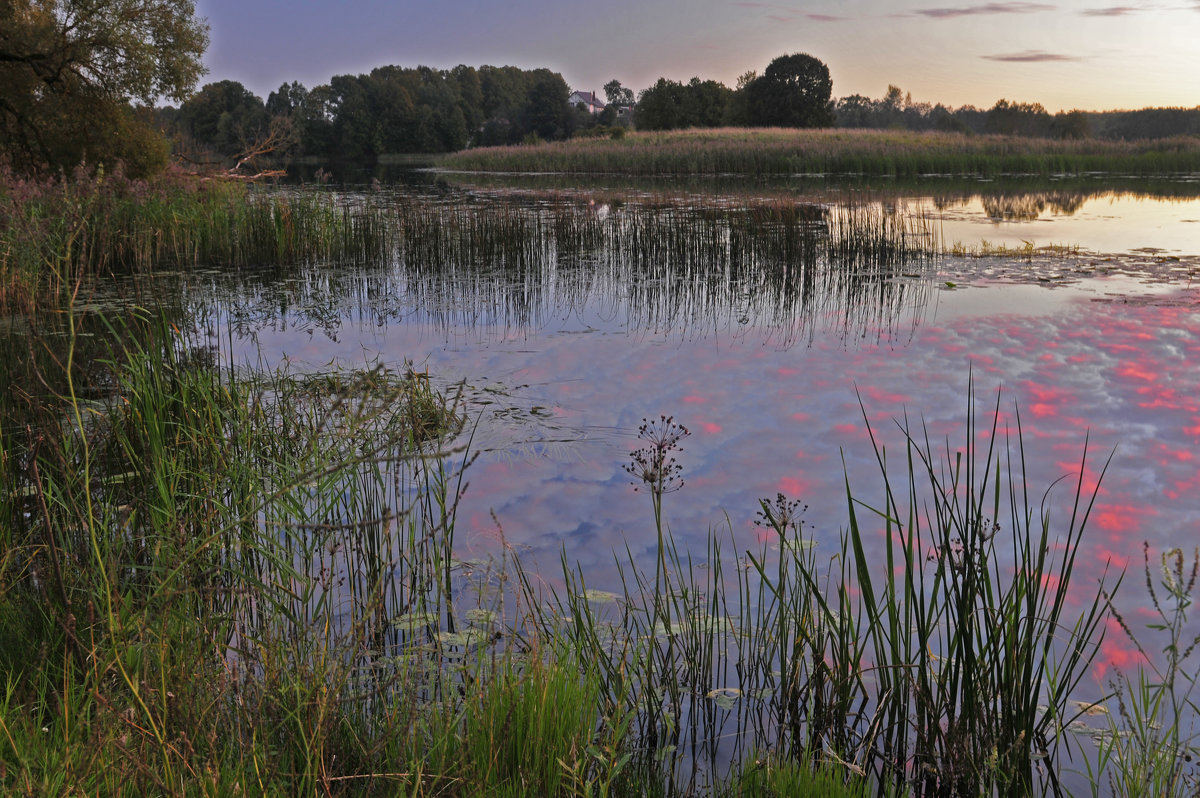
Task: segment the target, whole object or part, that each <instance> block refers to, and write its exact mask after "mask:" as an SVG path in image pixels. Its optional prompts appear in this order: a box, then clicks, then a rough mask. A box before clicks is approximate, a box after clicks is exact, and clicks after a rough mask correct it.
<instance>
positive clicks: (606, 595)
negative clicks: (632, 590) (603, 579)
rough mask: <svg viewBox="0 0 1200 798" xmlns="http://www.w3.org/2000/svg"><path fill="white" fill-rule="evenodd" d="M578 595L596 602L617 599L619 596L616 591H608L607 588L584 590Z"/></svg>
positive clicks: (600, 602)
mask: <svg viewBox="0 0 1200 798" xmlns="http://www.w3.org/2000/svg"><path fill="white" fill-rule="evenodd" d="M579 596H580V598H584V599H587V600H588V601H594V602H596V603H597V604H603V603H606V602H613V601H618V600H619V599H620V598H621V597H620V596H618V595H617V594H616V593H610V592H609V591H607V590H595V589H588V590H585V591H583V592H582V593H580V594H579Z"/></svg>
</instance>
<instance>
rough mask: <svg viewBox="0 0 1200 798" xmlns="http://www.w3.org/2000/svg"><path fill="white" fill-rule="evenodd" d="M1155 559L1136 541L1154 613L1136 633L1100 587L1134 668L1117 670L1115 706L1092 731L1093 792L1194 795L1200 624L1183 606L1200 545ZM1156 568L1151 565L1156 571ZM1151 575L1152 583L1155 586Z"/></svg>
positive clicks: (1199, 776) (1199, 768)
mask: <svg viewBox="0 0 1200 798" xmlns="http://www.w3.org/2000/svg"><path fill="white" fill-rule="evenodd" d="M1160 556H1161V566H1160V567H1159V568H1158V569H1155V568H1152V567H1151V562H1150V545H1149V544H1148V543H1147V544H1145V546H1144V547H1143V559H1144V572H1145V580H1146V590H1147V592H1148V593H1149V596H1150V604H1151V606H1152V607H1153V611H1154V615H1155V616H1157V617H1156V618H1155V619H1154V620H1153V621H1152V622H1150V623H1148V624H1146V631H1144V632H1141V633H1135V632H1134V630H1133V629H1132V628H1131V627H1130V625H1129V621H1128V619H1127V618H1126V617H1125V616H1124V615H1123V614H1122V613H1121V612H1120V611H1119V610H1118V609H1117V607H1116V606H1115V605H1114V604H1113V601H1112V596H1111V594H1109V595H1106V600H1107V604H1108V611H1109V613H1110V615H1111V617H1112V618H1113V619H1114V620H1115V621H1116V623H1117V624H1118V626H1119V627H1120V629H1121V631H1122V632H1123V633H1124V635H1125V638H1126V639H1127V640H1128V641H1129V643H1130V644H1132V646H1133V648H1134V650H1135V651H1137V653H1138V661H1137V670H1136V672H1135V673H1134V674H1127V673H1122V672H1121V671H1119V670H1118V671H1116V672H1115V674H1114V676H1113V678H1112V681H1111V682H1110V684H1111V686H1112V700H1111V701H1109V703H1110V704H1111V703H1113V701H1115V703H1116V709H1117V711H1116V712H1115V713H1113V712H1105V713H1103V716H1104V717H1105V718H1107V719H1108V725H1107V728H1102V729H1100V730H1096V731H1093V732H1091V736H1092V738H1093V739H1094V740H1095V741H1096V744H1097V754H1096V760H1095V763H1094V767H1093V762H1092V761H1091V759H1090V758H1089V759H1088V760H1086V761H1087V767H1088V775H1089V779H1090V781H1091V783H1092V788H1093V789H1092V794H1093V795H1101V794H1103V788H1104V787H1107V788H1108V790H1109V791H1110V792H1111V794H1112V795H1121V796H1130V798H1134V797H1135V796H1146V797H1147V798H1149V796H1195V795H1196V794H1197V793H1198V792H1200V765H1198V764H1197V760H1198V759H1200V745H1198V742H1200V729H1197V728H1196V723H1197V719H1198V718H1200V704H1198V703H1197V700H1196V696H1195V690H1196V686H1197V685H1196V683H1197V681H1198V680H1200V676H1197V673H1196V669H1195V667H1194V663H1193V661H1192V658H1193V655H1194V654H1195V653H1196V651H1197V646H1200V632H1189V630H1188V614H1187V611H1188V609H1189V608H1190V607H1191V605H1192V597H1193V596H1194V595H1195V589H1196V579H1197V576H1198V575H1200V548H1197V549H1196V550H1195V551H1194V552H1193V554H1192V557H1191V565H1190V568H1189V567H1187V565H1188V563H1187V558H1186V556H1185V554H1184V551H1183V549H1180V548H1174V549H1169V550H1166V551H1163V552H1161V555H1160ZM1156 571H1157V573H1156ZM1156 583H1157V587H1156V586H1155V585H1156ZM1147 637H1153V638H1158V639H1161V641H1162V650H1161V656H1156V655H1154V654H1152V652H1149V651H1147V650H1146V640H1147Z"/></svg>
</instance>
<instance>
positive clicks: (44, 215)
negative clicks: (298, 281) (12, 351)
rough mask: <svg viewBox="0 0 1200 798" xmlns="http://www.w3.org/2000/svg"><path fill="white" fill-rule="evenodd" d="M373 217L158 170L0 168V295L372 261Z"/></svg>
mask: <svg viewBox="0 0 1200 798" xmlns="http://www.w3.org/2000/svg"><path fill="white" fill-rule="evenodd" d="M387 234H388V228H387V226H386V225H385V224H384V219H383V216H382V214H381V213H380V212H379V211H378V209H377V208H376V207H374V206H371V205H368V204H365V203H347V202H344V201H343V198H341V197H339V196H338V195H335V194H332V193H321V192H316V191H303V192H281V191H271V190H266V191H260V190H257V189H255V188H253V187H247V186H244V185H240V184H231V183H229V182H222V181H208V182H202V181H198V180H196V179H195V178H192V177H189V176H183V175H174V174H171V173H168V174H167V175H165V176H163V177H160V178H157V179H156V180H155V182H153V183H148V182H146V181H142V180H129V179H127V178H125V177H124V175H123V174H121V172H120V171H119V170H118V171H117V172H115V173H108V174H106V173H104V172H103V171H102V170H97V171H96V172H88V171H86V170H83V169H80V170H77V172H76V173H75V174H74V175H72V176H70V177H66V176H64V177H62V178H61V179H59V180H49V181H42V182H38V181H30V180H26V179H23V178H20V177H17V176H16V175H14V174H12V173H11V172H9V171H7V170H6V169H4V170H0V300H2V301H3V304H4V306H5V307H12V308H29V307H32V306H34V305H37V304H39V303H44V302H45V301H47V300H49V299H54V298H57V302H58V303H61V301H62V297H63V296H64V295H65V294H66V293H68V292H69V291H71V290H73V289H75V288H77V287H78V286H79V284H80V282H81V281H92V280H95V279H96V278H98V277H99V278H103V277H108V276H110V275H112V274H127V273H131V272H133V273H139V272H140V273H149V272H152V271H154V270H157V269H163V268H173V267H193V266H216V267H226V268H235V269H244V268H256V269H259V268H269V267H274V266H295V265H297V264H304V263H315V262H324V263H332V262H338V263H351V264H362V263H368V262H373V263H378V262H382V261H385V260H386V258H387V256H388V255H389V253H390V251H391V247H390V241H389V239H388V237H387Z"/></svg>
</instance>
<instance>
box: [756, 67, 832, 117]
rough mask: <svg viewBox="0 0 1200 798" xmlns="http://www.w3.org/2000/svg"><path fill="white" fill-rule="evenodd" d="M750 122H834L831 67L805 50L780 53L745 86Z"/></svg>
mask: <svg viewBox="0 0 1200 798" xmlns="http://www.w3.org/2000/svg"><path fill="white" fill-rule="evenodd" d="M745 91H746V92H747V97H746V100H747V106H748V112H749V116H750V123H751V124H753V125H758V126H772V125H775V126H780V127H825V126H828V125H832V124H833V118H834V117H833V102H832V101H831V100H830V97H831V96H832V94H833V81H832V80H831V79H830V77H829V67H827V66H825V64H823V63H822V62H821V61H819V60H818V59H816V58H813V57H812V56H811V55H805V54H804V53H795V54H793V55H781V56H780V57H778V58H776V59H775V60H774V61H772V62H771V63H770V64H768V65H767V69H766V71H764V72H763V74H762V76H761V77H759V78H755V79H754V80H753V81H752V82H751V83H750V84H749V85H748V86H747V87H746V88H745Z"/></svg>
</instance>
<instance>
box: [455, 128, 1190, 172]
mask: <svg viewBox="0 0 1200 798" xmlns="http://www.w3.org/2000/svg"><path fill="white" fill-rule="evenodd" d="M441 163H442V165H443V166H444V167H446V168H448V169H453V170H465V171H480V172H488V171H501V172H517V173H521V172H525V173H528V172H559V173H569V174H579V173H602V174H603V173H617V174H636V175H694V174H709V175H727V174H742V175H767V174H783V175H812V174H839V175H842V174H849V175H863V174H866V175H883V176H892V177H904V176H914V175H978V176H984V177H990V176H997V175H1006V174H1007V175H1018V174H1019V175H1030V174H1034V175H1041V176H1043V177H1048V176H1051V175H1059V174H1073V175H1078V174H1084V173H1088V172H1113V173H1119V174H1125V175H1129V174H1136V175H1161V174H1169V173H1188V172H1194V171H1196V170H1197V169H1198V168H1200V144H1198V143H1197V140H1196V138H1195V137H1187V136H1184V137H1179V138H1175V139H1166V140H1161V141H1153V142H1118V141H1106V140H1098V139H1081V140H1061V139H1034V138H1026V137H1018V136H1001V135H984V136H968V135H962V134H957V133H940V132H927V133H916V132H911V131H882V130H794V129H782V128H781V129H769V128H758V129H754V128H723V129H703V130H699V129H697V130H680V131H670V132H653V133H650V132H644V133H634V134H631V135H628V136H625V137H623V138H621V139H572V140H569V141H562V142H550V143H542V144H538V145H536V146H513V147H483V148H479V149H473V150H463V151H461V152H458V153H454V154H452V155H449V156H446V157H445V158H444V159H443V160H442V162H441Z"/></svg>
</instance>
